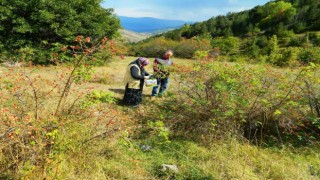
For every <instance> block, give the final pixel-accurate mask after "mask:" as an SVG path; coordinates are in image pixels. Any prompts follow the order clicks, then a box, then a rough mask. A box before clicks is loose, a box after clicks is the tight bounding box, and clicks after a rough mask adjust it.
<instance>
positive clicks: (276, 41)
mask: <svg viewBox="0 0 320 180" xmlns="http://www.w3.org/2000/svg"><path fill="white" fill-rule="evenodd" d="M319 30H320V2H319V1H317V0H280V1H271V2H269V3H267V4H265V5H263V6H257V7H255V8H253V9H250V10H246V11H242V12H236V13H228V14H227V15H225V16H222V15H221V16H217V17H212V18H210V19H209V20H207V21H204V22H198V23H195V24H191V25H185V26H183V27H182V28H180V29H176V30H173V31H169V32H166V33H163V34H160V35H157V36H154V37H152V38H149V39H147V40H145V41H143V42H140V43H138V44H137V45H135V46H137V47H134V48H133V49H134V51H135V52H136V55H139V53H140V54H147V55H149V56H154V55H156V54H158V53H159V52H161V51H162V50H164V49H166V48H171V49H173V50H175V52H176V54H175V55H176V56H178V57H184V58H193V57H195V56H199V55H200V56H202V57H208V56H209V57H210V56H211V57H212V56H214V57H217V55H226V56H228V57H226V58H225V59H227V60H228V61H244V62H249V63H270V64H273V65H277V66H290V65H293V66H296V65H301V64H307V63H309V62H314V63H319V62H320V54H319V46H320V33H319Z"/></svg>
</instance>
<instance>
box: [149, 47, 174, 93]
mask: <svg viewBox="0 0 320 180" xmlns="http://www.w3.org/2000/svg"><path fill="white" fill-rule="evenodd" d="M172 55H173V51H172V50H167V51H165V52H164V54H163V55H162V58H156V59H155V60H154V61H153V71H154V75H155V77H156V79H157V86H154V87H153V89H152V94H151V96H157V95H158V96H159V97H162V96H163V95H164V92H165V90H166V89H167V87H168V83H169V75H170V73H169V67H170V66H171V65H173V62H172V60H171V59H170V58H171V57H172ZM159 86H160V90H159V94H158V89H159Z"/></svg>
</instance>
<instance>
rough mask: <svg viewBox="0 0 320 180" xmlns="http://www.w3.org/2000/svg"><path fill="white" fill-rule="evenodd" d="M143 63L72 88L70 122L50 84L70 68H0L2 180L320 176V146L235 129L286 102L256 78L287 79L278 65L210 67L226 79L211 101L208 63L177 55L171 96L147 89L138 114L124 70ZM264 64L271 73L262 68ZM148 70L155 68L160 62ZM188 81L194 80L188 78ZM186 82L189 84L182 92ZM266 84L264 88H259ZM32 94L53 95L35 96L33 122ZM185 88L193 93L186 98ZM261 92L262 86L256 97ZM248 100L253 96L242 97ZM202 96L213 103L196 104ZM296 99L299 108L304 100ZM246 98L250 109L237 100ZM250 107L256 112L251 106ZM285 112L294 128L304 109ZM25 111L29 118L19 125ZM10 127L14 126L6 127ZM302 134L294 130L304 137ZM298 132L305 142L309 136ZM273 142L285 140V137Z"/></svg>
mask: <svg viewBox="0 0 320 180" xmlns="http://www.w3.org/2000/svg"><path fill="white" fill-rule="evenodd" d="M134 59H136V57H126V58H124V59H120V58H118V57H116V58H114V60H113V62H111V64H109V65H108V66H99V67H93V69H94V75H93V77H94V78H93V79H91V80H87V81H85V82H82V83H81V84H74V86H72V89H71V92H70V93H71V94H69V97H68V100H69V102H68V103H70V105H71V107H70V106H66V110H68V111H69V112H68V111H66V112H64V114H62V115H61V116H53V114H52V108H53V107H55V106H52V105H56V104H55V103H54V102H55V101H56V100H57V97H58V96H57V95H58V94H59V92H58V91H51V88H52V87H56V86H59V87H60V86H62V87H63V85H64V80H65V79H66V78H67V77H66V76H65V75H67V74H68V73H70V72H71V69H70V68H69V67H68V66H64V65H62V66H49V67H24V68H14V69H7V68H4V67H0V71H2V74H4V75H5V76H3V78H2V79H0V83H1V88H3V91H2V92H1V93H2V94H3V96H1V97H0V102H2V103H1V104H0V111H1V114H0V117H1V118H2V119H3V125H2V126H1V127H0V135H1V136H0V141H1V143H0V148H1V150H2V151H1V152H0V164H1V166H0V172H1V174H0V179H38V178H39V177H41V179H44V178H46V179H243V180H246V179H284V180H287V179H288V180H291V179H302V180H307V179H308V180H309V179H314V180H316V179H319V177H320V158H319V156H320V155H319V148H320V146H319V143H317V141H316V140H313V142H314V143H312V144H310V145H302V146H300V147H299V146H298V147H294V146H293V145H292V144H290V143H288V144H287V143H286V142H283V141H280V140H279V143H280V144H281V143H283V144H281V145H279V146H278V145H272V141H268V142H267V141H265V142H264V143H262V142H261V143H262V144H260V145H258V144H254V143H251V141H250V139H244V138H243V137H242V138H241V137H240V136H242V135H241V133H240V132H237V131H235V129H234V128H241V126H236V125H235V124H234V123H236V122H237V121H238V123H241V124H243V125H246V124H245V123H244V122H245V119H237V118H238V117H243V118H246V116H242V115H244V114H242V115H241V116H237V115H239V114H237V113H246V112H241V111H243V110H250V109H251V108H254V112H252V114H251V115H252V117H256V118H258V116H255V115H257V113H260V112H259V111H260V110H262V109H263V108H264V107H263V106H265V107H270V105H272V103H273V101H274V100H275V98H279V97H280V98H281V97H282V96H281V95H279V94H278V93H281V92H277V96H273V95H274V94H275V92H274V87H278V85H277V84H271V85H270V84H267V85H266V84H260V83H261V82H262V81H261V82H259V79H257V78H256V77H253V76H256V75H259V76H260V73H265V74H268V75H269V77H273V82H275V81H276V79H279V77H277V76H274V75H275V74H279V73H280V74H281V73H282V72H279V70H278V69H274V68H270V67H266V66H261V65H257V66H247V65H246V64H235V63H226V62H213V63H211V64H210V66H207V68H212V70H214V71H212V72H213V73H212V72H210V71H207V73H205V74H206V75H208V76H209V75H221V76H219V77H217V78H214V79H213V80H215V81H212V82H213V83H216V84H215V85H214V87H216V88H217V91H215V92H214V93H218V94H217V97H216V98H215V99H214V100H213V101H212V102H210V103H207V102H206V99H205V93H204V91H202V90H206V91H207V93H209V94H207V95H212V94H211V93H212V90H213V89H208V88H210V87H211V85H210V84H206V83H203V84H202V83H201V82H200V81H203V80H204V79H203V78H207V77H204V76H203V75H202V74H204V72H205V68H203V69H200V71H201V73H199V68H197V66H199V64H193V63H192V62H194V61H190V60H188V59H176V58H175V59H174V62H175V63H176V65H177V66H178V69H177V70H176V72H174V73H173V74H172V76H171V81H170V85H169V87H168V88H169V89H168V94H167V95H166V96H165V97H164V98H156V99H151V98H150V93H151V88H152V87H145V88H144V91H143V103H142V105H141V106H140V107H139V108H136V109H135V108H132V107H128V106H123V105H122V104H121V99H122V97H123V93H124V86H123V84H122V78H123V74H124V73H125V67H126V66H127V64H129V63H130V62H131V61H132V60H134ZM208 65H209V64H208ZM187 67H195V69H197V70H196V72H197V73H191V74H190V73H187V72H188V71H184V70H187ZM247 68H249V69H248V71H247V70H246V69H247ZM265 68H268V72H267V71H265V72H264V71H262V69H265ZM146 69H147V71H148V72H152V71H151V70H152V67H151V66H147V68H146ZM189 70H190V69H189ZM191 70H192V68H191ZM207 70H209V69H207ZM283 72H284V73H293V74H294V73H295V70H293V69H292V70H291V69H284V70H283ZM256 73H258V74H256ZM232 75H235V76H232ZM187 76H189V77H190V79H188V80H186V79H183V78H185V77H187ZM194 76H197V77H196V78H194ZM240 76H241V78H239V77H240ZM26 77H27V78H26ZM224 78H226V79H224ZM234 78H235V79H237V81H235V79H234ZM251 78H252V79H251ZM280 79H281V78H280ZM251 80H252V81H251ZM282 80H284V79H282ZM282 80H281V81H282ZM317 80H318V79H316V81H317ZM30 81H31V82H32V84H31V85H30ZM203 82H204V81H203ZM250 82H251V83H250ZM199 83H201V84H200V85H199ZM238 83H243V84H241V85H240V84H238ZM246 83H249V84H246ZM283 83H285V84H281V87H282V88H284V89H287V88H290V87H286V86H285V85H286V84H290V83H287V81H286V80H284V82H283ZM178 84H179V86H178ZM181 85H182V86H184V85H186V86H184V87H182V89H181V87H180V86H181ZM242 85H244V86H245V87H243V86H242ZM193 86H194V87H193ZM203 86H206V88H205V89H204V88H202V87H203ZM260 86H263V87H261V89H260ZM270 86H272V87H270ZM32 88H36V89H37V92H41V93H42V94H44V95H45V96H39V98H37V97H36V99H37V100H39V101H40V102H41V107H39V108H41V111H40V110H39V114H38V115H39V119H38V120H37V119H33V116H32V115H33V112H34V109H32V107H33V106H32V105H33V103H34V101H32V100H34V99H33V95H32V93H29V92H32ZM184 88H189V89H188V90H187V89H185V90H187V91H185V92H184V91H183V89H184ZM234 88H235V89H234ZM252 88H253V89H255V88H257V89H256V91H251V90H253V89H252ZM300 88H301V87H298V88H293V89H292V91H296V90H299V89H300ZM219 89H220V91H219ZM276 89H277V88H276ZM181 90H182V91H181ZM208 90H209V91H208ZM239 90H241V92H238V91H239ZM262 90H263V92H265V93H266V94H264V97H261V96H260V95H259V94H258V96H256V97H254V98H252V97H253V95H254V94H253V93H259V92H262ZM225 91H226V92H225ZM37 92H35V93H37ZM47 93H48V94H47ZM181 93H182V94H181ZM189 93H191V94H189ZM188 94H189V95H190V96H189V97H188ZM244 94H247V95H248V97H250V99H248V98H246V99H239V98H243V95H244ZM266 95H267V96H266ZM293 95H295V93H293ZM16 96H18V98H15V97H16ZM200 96H203V97H204V98H201V99H198V100H197V99H193V98H197V97H199V98H200ZM219 96H221V98H219ZM269 96H270V97H269ZM278 96H279V97H278ZM79 98H80V99H79ZM229 98H232V99H229ZM260 98H261V99H260ZM288 98H291V99H290V103H291V104H294V103H293V102H292V100H293V98H295V97H288ZM269 100H270V101H269ZM217 101H218V105H217V106H216V107H215V108H214V106H215V103H216V102H217ZM237 101H239V102H241V103H243V105H242V106H240V105H239V104H236V102H237ZM247 101H250V102H251V103H253V106H252V105H248V106H247V107H248V109H244V108H243V107H244V106H245V102H247ZM265 102H268V104H265ZM35 103H37V101H36V102H35ZM68 103H67V105H69V104H68ZM73 103H75V104H73ZM202 103H205V104H206V105H205V106H204V105H201V104H202ZM234 103H235V104H234ZM254 104H256V105H254ZM25 106H26V107H25ZM292 106H293V105H292ZM299 106H301V105H299ZM299 106H295V108H299ZM28 107H30V108H28ZM71 108H72V109H73V110H72V109H71ZM259 108H261V109H259ZM279 108H280V109H279V110H278V111H277V114H275V115H273V114H274V113H269V112H268V113H266V116H267V115H268V116H274V117H275V119H265V121H268V122H269V123H276V122H278V121H280V120H279V119H277V118H276V117H278V118H281V117H282V116H287V117H288V121H289V122H290V123H293V122H294V120H293V116H291V115H292V114H293V113H292V112H291V111H293V112H299V111H294V110H291V111H290V109H287V110H286V108H287V107H279ZM268 109H270V108H266V110H268ZM301 110H303V109H301ZM250 111H251V110H250ZM279 111H281V112H282V114H280V112H279ZM247 112H249V111H247ZM287 112H288V113H287ZM232 113H235V114H232ZM261 113H262V112H261ZM17 115H21V116H22V115H24V116H23V117H21V118H22V119H19V118H18V117H17ZM265 118H268V117H265ZM285 119H286V118H283V120H285ZM299 120H300V119H299ZM299 123H301V122H300V121H299ZM259 124H263V125H262V127H263V128H270V127H269V126H268V123H267V122H264V121H261V122H260V121H257V124H256V125H257V126H259ZM278 125H280V124H278ZM290 125H291V124H288V126H290ZM252 126H254V125H252ZM306 126H307V124H306ZM8 127H12V128H10V129H9V130H8V131H6V130H7V129H8ZM301 127H302V126H299V128H301ZM253 128H254V127H253ZM299 128H298V129H293V131H294V132H299V131H300V130H299ZM12 129H14V130H12ZM253 131H254V130H253ZM280 132H281V133H282V131H280ZM302 132H303V131H302V130H301V133H302ZM268 133H272V132H270V131H267V129H266V131H263V132H259V133H257V132H255V133H253V134H252V135H254V136H257V137H255V138H256V139H254V137H252V138H253V139H252V141H260V140H262V139H260V135H265V134H268ZM293 135H295V134H293ZM287 136H288V135H287ZM299 136H302V138H305V136H306V134H299ZM282 137H283V139H281V140H285V139H286V136H282ZM21 139H22V140H24V141H21ZM271 139H273V140H277V139H278V135H276V134H275V136H272V137H271ZM17 147H19V148H17ZM13 155H14V156H13ZM13 165H16V166H18V167H19V168H14V167H13Z"/></svg>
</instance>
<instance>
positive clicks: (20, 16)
mask: <svg viewBox="0 0 320 180" xmlns="http://www.w3.org/2000/svg"><path fill="white" fill-rule="evenodd" d="M101 2H102V0H0V44H2V48H1V45H0V50H2V51H3V50H7V51H12V50H16V49H20V48H23V47H27V46H29V47H33V48H40V47H39V46H40V45H41V48H45V49H48V48H51V47H52V46H53V44H54V43H62V44H66V43H70V42H72V41H73V39H74V38H75V37H76V36H78V35H82V36H90V37H93V38H94V37H101V36H102V37H103V36H107V37H113V36H114V35H115V34H116V32H117V30H118V29H119V28H120V22H119V19H118V18H117V17H116V16H115V15H113V10H112V9H104V8H102V7H101V6H100V3H101Z"/></svg>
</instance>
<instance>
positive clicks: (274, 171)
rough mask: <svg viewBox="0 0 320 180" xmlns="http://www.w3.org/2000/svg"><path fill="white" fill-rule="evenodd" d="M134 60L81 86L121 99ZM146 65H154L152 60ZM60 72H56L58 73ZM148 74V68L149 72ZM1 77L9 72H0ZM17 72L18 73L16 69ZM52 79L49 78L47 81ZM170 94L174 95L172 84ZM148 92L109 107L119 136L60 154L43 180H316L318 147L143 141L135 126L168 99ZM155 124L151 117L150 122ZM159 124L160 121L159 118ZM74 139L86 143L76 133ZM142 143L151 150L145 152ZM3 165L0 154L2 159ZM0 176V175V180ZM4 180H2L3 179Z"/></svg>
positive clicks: (100, 70)
mask: <svg viewBox="0 0 320 180" xmlns="http://www.w3.org/2000/svg"><path fill="white" fill-rule="evenodd" d="M134 59H135V58H133V57H128V58H125V59H124V60H122V59H120V58H117V59H116V60H115V61H114V62H112V63H111V64H109V65H108V66H105V67H97V68H96V73H95V78H94V79H93V80H92V81H90V82H88V83H85V84H83V85H82V87H83V88H90V87H93V88H95V89H100V90H104V91H113V92H115V94H114V96H115V98H117V99H118V100H121V98H122V96H123V89H124V87H123V85H122V77H123V74H124V72H125V67H126V65H127V64H128V63H129V62H131V61H132V60H134ZM150 60H152V59H151V58H150ZM175 63H176V64H189V61H188V60H182V59H175ZM53 70H57V69H56V67H48V68H40V69H39V70H38V71H37V72H36V73H37V74H42V75H43V76H45V77H47V76H49V75H48V74H47V73H48V72H53ZM60 70H61V69H59V68H58V70H57V71H60ZM147 70H148V71H149V72H151V66H148V67H147ZM0 71H2V73H6V72H7V70H6V69H4V68H1V67H0ZM18 71H19V70H18ZM47 79H50V78H47ZM170 83H171V86H169V89H168V91H169V92H173V93H175V88H174V86H173V84H174V83H175V81H174V78H172V81H171V82H170ZM150 93H151V88H150V87H147V88H145V90H144V102H143V104H142V106H141V107H140V108H138V109H132V108H129V107H123V106H119V105H117V104H114V105H112V107H111V108H113V109H110V113H114V111H116V112H117V116H118V117H115V118H118V119H122V120H125V121H126V123H125V124H126V126H125V127H123V128H122V129H121V130H120V132H119V133H117V134H115V136H113V137H108V138H107V139H96V140H95V141H91V142H90V144H88V145H86V146H84V147H82V148H79V149H73V150H72V151H68V152H66V153H63V154H61V155H60V157H59V159H60V160H59V161H60V162H59V166H58V167H59V168H56V169H55V168H54V169H52V170H48V174H47V177H48V179H50V177H54V176H55V174H56V172H58V175H57V176H56V177H55V178H57V179H169V178H170V177H171V178H176V179H319V178H320V155H319V152H320V151H319V149H320V147H319V146H313V147H302V148H288V147H284V148H281V149H279V148H261V147H256V146H253V145H250V144H249V143H246V142H238V141H236V140H233V139H230V140H228V141H216V142H214V143H212V144H211V145H207V146H204V145H201V143H199V142H194V141H191V140H188V139H185V138H183V139H181V138H178V137H174V136H170V137H171V138H170V140H171V142H170V143H161V141H160V140H159V139H158V138H159V137H158V136H157V134H152V133H149V134H147V136H145V135H143V134H142V133H141V132H143V131H144V130H146V129H148V127H147V125H146V122H141V121H139V120H140V119H139V117H141V116H144V115H145V113H146V111H148V109H149V108H157V105H158V104H159V103H163V102H164V101H166V99H156V100H152V99H150V97H149V95H150ZM157 119H159V117H158V116H157V114H155V115H154V119H150V121H154V120H157ZM160 119H161V118H160ZM72 138H85V137H82V135H81V134H76V135H75V137H72ZM141 144H147V145H151V146H152V149H151V150H150V151H147V152H144V151H142V150H141V148H140V147H139V146H140V145H141ZM0 160H1V155H0ZM161 164H175V165H177V166H178V168H179V173H177V174H175V173H165V172H163V171H161V170H160V165H161ZM21 171H22V172H21V174H22V175H23V176H25V177H29V178H31V179H33V178H36V177H39V175H38V174H37V171H34V170H33V171H32V170H30V169H28V168H25V169H23V170H21ZM1 177H2V176H0V178H1ZM3 177H4V178H5V176H3Z"/></svg>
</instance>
